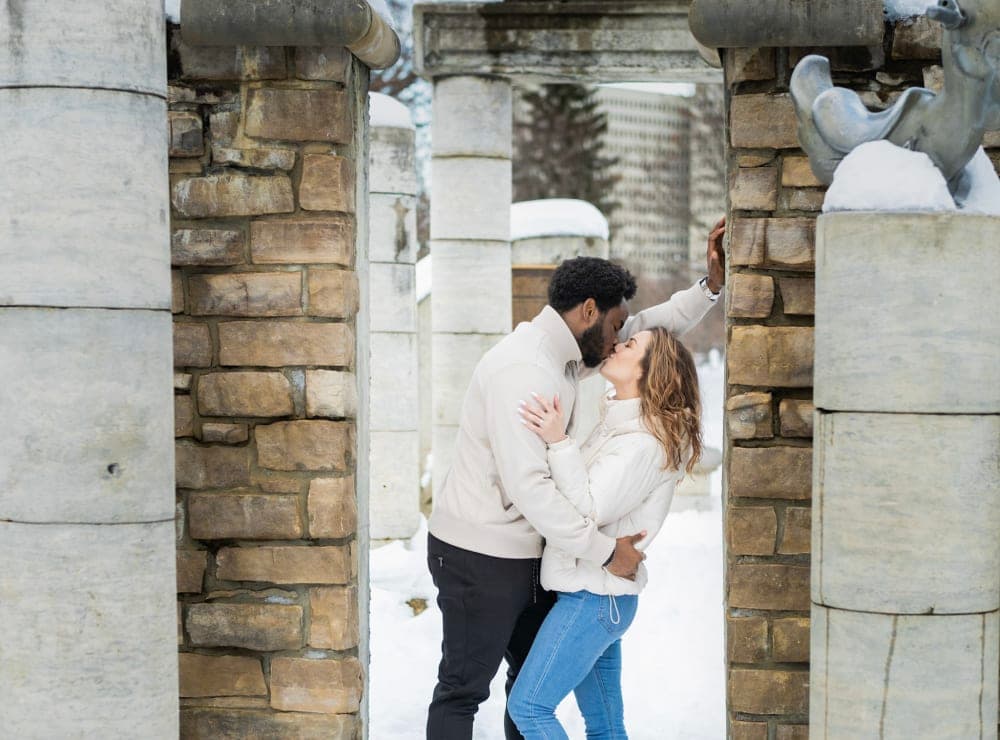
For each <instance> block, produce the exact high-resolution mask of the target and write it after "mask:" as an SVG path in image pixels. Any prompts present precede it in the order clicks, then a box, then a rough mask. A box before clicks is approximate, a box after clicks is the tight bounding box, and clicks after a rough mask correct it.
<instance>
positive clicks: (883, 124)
mask: <svg viewBox="0 0 1000 740" xmlns="http://www.w3.org/2000/svg"><path fill="white" fill-rule="evenodd" d="M927 15H928V17H930V18H932V19H933V20H935V21H937V22H938V23H940V24H941V25H942V26H944V41H943V43H942V47H941V56H942V66H943V68H944V89H943V90H942V91H941V93H940V94H937V95H935V94H934V93H933V92H932V91H930V90H928V89H926V88H922V87H913V88H909V89H908V90H906V91H905V92H904V93H903V94H902V95H901V96H900V97H899V99H898V100H897V101H896V102H895V103H894V104H893V106H892V107H891V108H889V109H888V110H885V111H881V112H879V113H873V112H871V111H869V110H868V109H867V108H866V107H865V106H864V104H863V103H862V102H861V99H860V98H859V97H858V95H857V93H855V92H854V91H852V90H847V89H846V88H842V87H834V86H833V83H832V81H831V78H830V63H829V61H828V60H827V59H826V57H822V56H817V55H810V56H807V57H805V58H803V59H802V61H800V62H799V63H798V65H797V66H796V67H795V71H794V72H793V73H792V79H791V94H792V99H793V101H794V103H795V112H796V115H797V116H798V121H799V141H800V142H801V144H802V148H803V149H805V150H806V152H807V153H808V154H809V161H810V164H811V166H812V170H813V173H814V174H815V175H816V177H817V178H819V179H820V180H821V181H822V182H824V183H826V184H828V185H829V184H830V183H831V182H833V172H834V170H835V169H836V168H837V165H838V164H839V163H840V161H841V160H842V159H843V158H844V157H845V156H847V155H848V154H849V153H850V152H851V150H852V149H854V147H856V146H858V145H859V144H863V143H865V142H866V141H875V140H878V139H888V140H889V141H891V142H892V143H893V144H896V145H897V146H901V147H905V148H907V149H911V150H914V151H919V152H923V153H925V154H927V155H928V156H929V157H930V159H931V161H932V162H934V164H935V165H936V166H937V168H938V169H939V170H941V173H942V174H943V175H944V178H945V180H947V182H948V188H949V190H950V191H951V194H952V196H953V197H954V198H955V200H956V202H958V204H959V205H961V204H962V202H963V201H964V199H965V197H966V196H967V195H968V190H969V177H968V175H967V173H966V170H965V166H966V165H967V164H968V162H969V160H970V159H972V156H973V155H974V154H975V153H976V150H977V149H978V148H979V146H980V144H981V143H982V141H983V132H984V131H986V130H987V129H997V128H1000V0H939V1H938V4H937V5H933V6H931V7H929V8H928V9H927Z"/></svg>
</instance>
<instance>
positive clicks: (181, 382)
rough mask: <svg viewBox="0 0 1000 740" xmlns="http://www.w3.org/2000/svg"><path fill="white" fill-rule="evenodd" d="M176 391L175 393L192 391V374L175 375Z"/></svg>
mask: <svg viewBox="0 0 1000 740" xmlns="http://www.w3.org/2000/svg"><path fill="white" fill-rule="evenodd" d="M174 390H175V391H185V392H186V391H190V390H191V373H178V372H175V373H174Z"/></svg>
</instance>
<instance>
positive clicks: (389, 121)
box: [368, 93, 416, 130]
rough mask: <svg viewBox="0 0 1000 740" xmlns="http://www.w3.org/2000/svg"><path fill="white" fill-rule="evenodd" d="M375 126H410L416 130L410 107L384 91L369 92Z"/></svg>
mask: <svg viewBox="0 0 1000 740" xmlns="http://www.w3.org/2000/svg"><path fill="white" fill-rule="evenodd" d="M368 100H369V101H370V105H369V110H370V111H371V124H370V125H371V126H372V127H373V128H375V127H378V128H408V129H411V130H415V129H416V127H415V126H414V125H413V116H411V115H410V109H409V108H407V107H406V106H405V105H403V104H402V103H400V102H399V101H398V100H396V99H395V98H393V97H390V96H388V95H384V94H382V93H368Z"/></svg>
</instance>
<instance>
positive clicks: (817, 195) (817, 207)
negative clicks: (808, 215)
mask: <svg viewBox="0 0 1000 740" xmlns="http://www.w3.org/2000/svg"><path fill="white" fill-rule="evenodd" d="M825 200H826V191H825V190H820V189H819V188H794V189H789V188H786V189H784V190H782V191H781V198H780V200H779V207H780V208H781V209H783V210H786V211H814V212H819V211H821V210H823V202H824V201H825Z"/></svg>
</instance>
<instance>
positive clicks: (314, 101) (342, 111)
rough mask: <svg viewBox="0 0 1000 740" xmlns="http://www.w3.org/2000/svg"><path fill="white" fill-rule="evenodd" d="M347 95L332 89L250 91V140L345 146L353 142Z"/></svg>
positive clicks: (273, 88)
mask: <svg viewBox="0 0 1000 740" xmlns="http://www.w3.org/2000/svg"><path fill="white" fill-rule="evenodd" d="M349 112H350V106H348V105H347V93H346V92H345V91H344V90H340V89H337V88H333V87H321V88H318V89H315V90H308V89H301V88H278V87H265V88H251V89H250V90H249V91H248V93H247V108H246V114H245V115H246V118H245V124H244V125H245V126H246V133H247V136H253V137H256V138H260V139H292V140H297V141H326V142H330V143H332V144H346V143H348V142H349V141H350V140H351V121H350V119H349V118H348V115H349Z"/></svg>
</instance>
